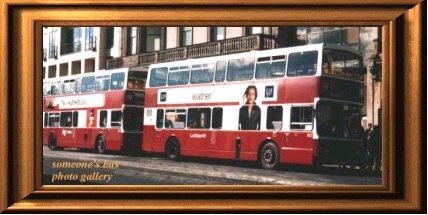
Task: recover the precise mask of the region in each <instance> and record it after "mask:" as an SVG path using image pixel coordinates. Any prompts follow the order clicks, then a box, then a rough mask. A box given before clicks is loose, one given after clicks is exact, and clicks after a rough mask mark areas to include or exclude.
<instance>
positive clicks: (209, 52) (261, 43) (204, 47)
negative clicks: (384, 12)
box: [107, 34, 277, 69]
mask: <svg viewBox="0 0 428 215" xmlns="http://www.w3.org/2000/svg"><path fill="white" fill-rule="evenodd" d="M274 48H277V45H276V42H275V37H274V36H272V35H265V34H257V35H251V36H245V37H238V38H231V39H226V40H220V41H215V42H209V43H201V44H196V45H191V46H186V47H179V48H173V49H167V50H162V51H156V52H150V53H144V54H140V55H139V56H138V62H136V65H134V66H148V65H150V64H153V63H162V62H170V61H177V60H184V59H188V58H201V57H210V56H217V55H224V54H232V53H238V52H245V51H251V50H264V49H274ZM122 60H123V59H122V58H114V59H110V60H108V61H107V69H112V68H117V67H109V66H119V67H121V66H122V65H123V63H122Z"/></svg>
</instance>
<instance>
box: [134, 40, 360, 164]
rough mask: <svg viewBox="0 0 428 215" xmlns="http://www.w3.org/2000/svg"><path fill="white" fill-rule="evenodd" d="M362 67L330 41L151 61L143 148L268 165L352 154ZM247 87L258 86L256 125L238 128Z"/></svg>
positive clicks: (357, 139)
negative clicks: (258, 110) (258, 113)
mask: <svg viewBox="0 0 428 215" xmlns="http://www.w3.org/2000/svg"><path fill="white" fill-rule="evenodd" d="M363 71H364V70H363V62H362V57H361V55H360V54H359V53H358V52H356V51H353V50H351V49H347V48H343V47H340V46H332V45H326V44H315V45H305V46H298V47H291V48H280V49H272V50H263V51H251V52H246V53H239V54H230V55H223V56H216V57H208V58H201V59H188V60H183V61H177V62H169V63H160V64H153V65H151V66H150V68H149V74H148V81H147V83H146V100H145V112H144V141H143V147H142V149H143V151H146V152H164V153H166V154H167V156H168V157H169V158H170V159H175V158H177V157H178V156H196V157H206V158H222V159H236V160H250V161H259V162H260V163H261V164H262V166H263V167H264V168H267V169H271V168H276V167H277V166H278V164H279V163H294V164H308V165H312V164H315V163H320V162H322V163H324V164H325V163H337V162H340V161H344V160H349V159H351V156H352V154H353V152H354V150H355V149H356V148H357V147H358V144H359V143H360V141H361V135H362V132H361V129H362V128H361V125H360V120H361V112H362V110H363V103H364V82H363V80H364V72H363ZM248 86H253V87H255V88H256V89H257V92H258V97H257V99H256V104H257V105H258V107H259V108H260V119H259V122H258V125H257V126H256V127H255V129H256V130H240V122H239V119H240V116H239V115H240V108H241V107H242V106H243V105H245V99H246V97H245V96H244V92H245V91H246V89H247V87H248ZM250 117H251V116H250Z"/></svg>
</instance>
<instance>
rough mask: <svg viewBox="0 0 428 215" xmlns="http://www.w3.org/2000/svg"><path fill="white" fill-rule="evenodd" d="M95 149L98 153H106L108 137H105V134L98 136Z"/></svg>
mask: <svg viewBox="0 0 428 215" xmlns="http://www.w3.org/2000/svg"><path fill="white" fill-rule="evenodd" d="M95 151H96V152H97V153H98V154H104V152H105V151H106V139H105V138H104V136H102V135H101V136H99V137H98V138H97V141H96V144H95Z"/></svg>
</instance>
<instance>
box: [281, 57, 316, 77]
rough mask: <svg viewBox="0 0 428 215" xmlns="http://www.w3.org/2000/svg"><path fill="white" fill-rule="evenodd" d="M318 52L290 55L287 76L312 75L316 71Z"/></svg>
mask: <svg viewBox="0 0 428 215" xmlns="http://www.w3.org/2000/svg"><path fill="white" fill-rule="evenodd" d="M317 62H318V52H317V51H305V52H295V53H291V54H290V55H289V57H288V69H287V75H288V76H306V75H313V74H315V73H316V71H317Z"/></svg>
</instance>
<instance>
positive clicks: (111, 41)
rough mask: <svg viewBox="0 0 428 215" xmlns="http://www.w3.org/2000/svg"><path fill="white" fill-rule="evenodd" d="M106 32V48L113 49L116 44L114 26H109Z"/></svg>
mask: <svg viewBox="0 0 428 215" xmlns="http://www.w3.org/2000/svg"><path fill="white" fill-rule="evenodd" d="M106 32H107V33H106V38H107V41H106V48H107V49H111V48H112V47H113V45H114V27H107V29H106Z"/></svg>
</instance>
